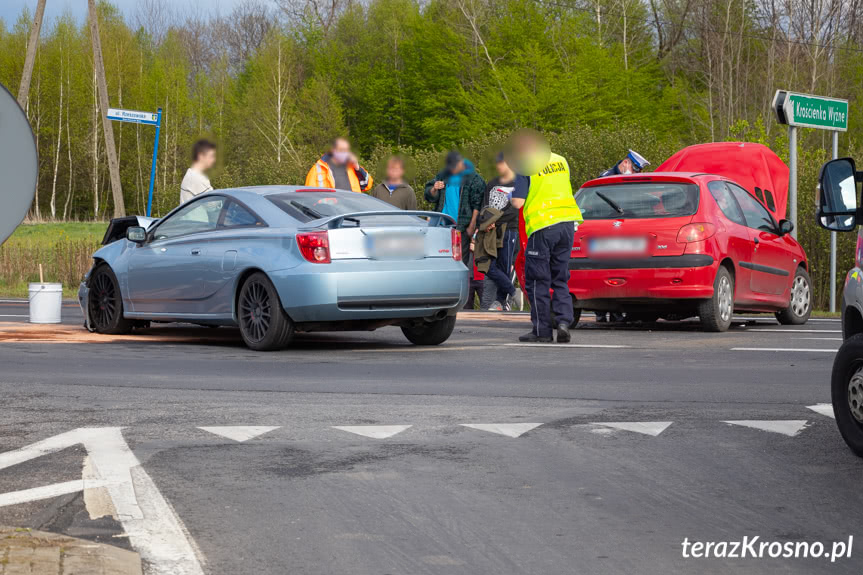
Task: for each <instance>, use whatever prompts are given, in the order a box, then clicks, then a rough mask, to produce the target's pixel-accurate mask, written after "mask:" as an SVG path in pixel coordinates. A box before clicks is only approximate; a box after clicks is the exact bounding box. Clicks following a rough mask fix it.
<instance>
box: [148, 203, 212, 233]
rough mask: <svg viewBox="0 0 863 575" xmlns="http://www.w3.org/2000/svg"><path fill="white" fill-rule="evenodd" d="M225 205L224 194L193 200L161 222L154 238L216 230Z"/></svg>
mask: <svg viewBox="0 0 863 575" xmlns="http://www.w3.org/2000/svg"><path fill="white" fill-rule="evenodd" d="M224 205H225V198H224V197H222V196H212V197H208V198H203V199H200V200H198V201H196V202H191V203H190V204H188V205H186V206H183V207H182V208H181V209H180V210H179V211H177V212H175V213H173V214H171V216H169V217H168V218H167V219H166V220H165V221H163V222H162V223H160V224H159V226H158V227H157V228H156V231H155V233H154V234H153V239H156V240H164V239H169V238H176V237H178V236H185V235H188V234H196V233H199V232H207V231H210V230H215V229H216V226H217V225H218V223H219V214H220V213H221V212H222V207H223V206H224Z"/></svg>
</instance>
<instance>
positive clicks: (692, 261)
mask: <svg viewBox="0 0 863 575" xmlns="http://www.w3.org/2000/svg"><path fill="white" fill-rule="evenodd" d="M717 265H718V264H717V262H716V260H714V259H713V258H712V257H711V256H709V255H704V254H687V255H682V256H664V257H652V258H644V259H634V260H592V259H588V258H574V259H572V260H570V265H569V268H570V273H569V291H570V293H572V295H574V296H575V298H576V301H579V300H581V301H585V300H596V299H620V300H630V301H643V300H680V299H706V298H710V297H712V296H713V281H714V279H715V277H716V268H717Z"/></svg>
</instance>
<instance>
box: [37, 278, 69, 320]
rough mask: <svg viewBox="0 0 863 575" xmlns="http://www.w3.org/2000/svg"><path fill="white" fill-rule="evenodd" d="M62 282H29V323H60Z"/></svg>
mask: <svg viewBox="0 0 863 575" xmlns="http://www.w3.org/2000/svg"><path fill="white" fill-rule="evenodd" d="M62 306H63V284H44V283H34V284H30V323H60V309H61V308H62Z"/></svg>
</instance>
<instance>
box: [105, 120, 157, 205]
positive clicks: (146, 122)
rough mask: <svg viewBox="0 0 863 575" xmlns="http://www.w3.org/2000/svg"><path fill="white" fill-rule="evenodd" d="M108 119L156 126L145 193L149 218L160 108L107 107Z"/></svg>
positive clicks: (154, 174)
mask: <svg viewBox="0 0 863 575" xmlns="http://www.w3.org/2000/svg"><path fill="white" fill-rule="evenodd" d="M108 119H109V120H113V121H115V122H129V123H132V124H146V125H148V126H156V139H155V142H154V143H153V162H152V164H151V165H150V192H149V194H148V195H147V217H148V218H149V217H150V212H151V211H152V210H153V185H154V184H155V183H156V158H157V156H158V154H159V129H160V128H161V127H162V108H159V110H158V111H157V112H156V113H153V112H139V111H137V110H120V109H118V108H108Z"/></svg>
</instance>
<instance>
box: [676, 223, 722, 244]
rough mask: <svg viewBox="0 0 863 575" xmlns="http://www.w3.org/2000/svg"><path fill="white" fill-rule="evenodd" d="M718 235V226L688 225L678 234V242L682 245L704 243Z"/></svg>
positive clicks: (704, 224)
mask: <svg viewBox="0 0 863 575" xmlns="http://www.w3.org/2000/svg"><path fill="white" fill-rule="evenodd" d="M715 233H716V226H714V225H713V224H708V223H704V222H702V223H697V224H687V225H685V226H683V227H682V228H680V231H679V232H677V241H678V242H679V243H682V244H688V243H691V242H703V241H704V240H706V239H707V238H709V237H711V236H713V234H715Z"/></svg>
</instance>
